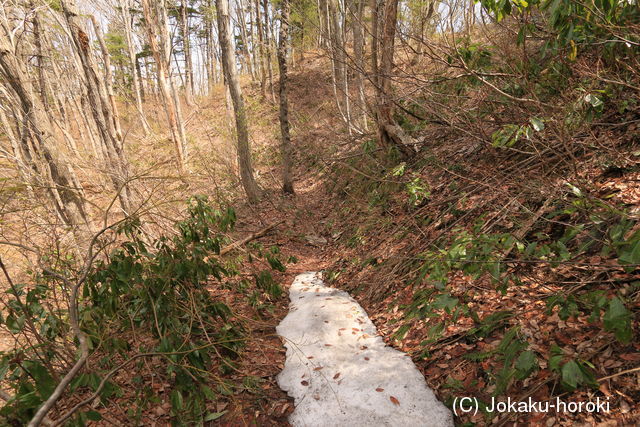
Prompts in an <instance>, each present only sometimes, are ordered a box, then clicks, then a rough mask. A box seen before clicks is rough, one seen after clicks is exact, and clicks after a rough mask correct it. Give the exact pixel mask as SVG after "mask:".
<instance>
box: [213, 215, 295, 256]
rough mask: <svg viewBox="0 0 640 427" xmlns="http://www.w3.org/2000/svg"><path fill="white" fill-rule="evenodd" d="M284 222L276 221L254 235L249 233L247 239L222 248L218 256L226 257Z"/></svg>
mask: <svg viewBox="0 0 640 427" xmlns="http://www.w3.org/2000/svg"><path fill="white" fill-rule="evenodd" d="M283 222H284V219H283V220H282V221H278V222H275V223H273V224H271V225H268V226H266V227H265V228H263V229H262V230H259V231H256V232H255V233H251V234H249V235H248V236H247V237H245V238H244V239H242V240H239V241H237V242H234V243H232V244H230V245H229V246H227V247H225V248H222V250H221V251H220V255H226V254H228V253H229V252H231V251H233V250H235V249H238V248H239V247H241V246H244V245H246V244H247V243H249V242H250V241H252V240H255V239H257V238H259V237H262V236H264V235H265V234H267V233H268V232H269V231H271V230H272V229H274V228H276V227H277V226H279V225H280V224H282V223H283Z"/></svg>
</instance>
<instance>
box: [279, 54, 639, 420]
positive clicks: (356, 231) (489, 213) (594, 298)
mask: <svg viewBox="0 0 640 427" xmlns="http://www.w3.org/2000/svg"><path fill="white" fill-rule="evenodd" d="M589 60H590V58H588V57H586V58H583V59H582V60H581V61H579V62H577V63H575V64H572V66H571V67H572V69H573V71H568V72H567V71H566V69H563V70H562V71H558V70H557V69H555V68H554V67H556V64H555V63H554V62H553V61H552V60H551V61H550V60H549V59H544V60H541V62H540V68H539V70H538V71H536V72H537V73H539V75H532V76H531V79H532V80H534V81H537V82H538V83H537V84H538V86H535V84H533V83H532V84H531V87H535V88H536V89H535V90H538V88H539V87H542V88H543V90H547V92H544V93H542V95H541V94H540V92H538V93H537V95H536V96H541V97H544V98H542V100H541V101H536V104H535V113H532V112H531V111H530V108H529V107H530V103H527V102H526V100H525V102H524V103H522V104H521V103H519V101H515V102H514V101H513V100H510V99H508V98H506V97H505V96H504V95H502V94H500V93H497V94H496V92H495V91H494V90H492V88H491V87H490V86H486V85H477V84H476V83H477V82H476V83H474V84H473V85H470V86H469V87H468V88H465V90H467V91H468V92H467V93H466V95H465V96H457V98H456V96H454V95H451V98H450V101H448V102H450V104H449V105H447V109H448V110H450V111H453V110H455V109H457V108H459V109H461V110H460V111H463V112H462V113H460V114H462V116H460V117H459V118H456V117H447V120H446V121H445V120H442V119H441V118H438V116H437V114H443V115H444V114H445V112H443V111H447V110H445V109H444V107H442V108H443V110H442V111H439V110H437V105H438V104H437V102H436V101H433V100H432V101H433V103H434V105H436V107H434V108H436V110H434V111H432V112H429V111H426V110H425V109H424V108H423V109H422V110H421V109H420V107H417V106H415V105H410V104H403V106H405V107H406V108H405V109H404V110H402V114H400V113H399V115H400V116H401V117H400V120H401V121H402V120H404V122H403V126H404V127H405V129H406V130H407V131H408V132H409V133H410V134H411V135H412V138H413V139H414V141H415V142H416V146H417V148H418V150H417V153H416V155H415V156H414V157H412V158H411V159H402V158H400V157H398V156H397V153H394V151H393V150H388V149H387V148H386V147H381V146H379V145H376V142H375V138H374V136H373V135H369V136H365V137H360V138H356V137H348V136H347V135H345V134H344V133H342V132H338V133H337V134H336V133H335V132H336V126H335V123H336V122H335V121H334V125H332V126H331V127H324V125H323V123H324V124H326V123H327V121H326V120H324V121H323V116H322V115H319V116H318V117H317V120H314V122H317V123H319V124H318V125H317V126H306V127H305V126H301V128H300V129H299V131H300V134H299V136H300V137H303V136H308V137H309V139H305V138H302V140H301V141H299V144H300V145H299V148H300V149H299V152H298V156H299V157H298V160H299V168H300V170H299V172H301V173H300V175H299V176H306V180H307V181H306V184H304V185H303V188H306V189H310V188H313V191H311V192H307V191H304V190H303V191H302V192H301V194H299V195H298V196H297V197H296V199H295V200H296V202H295V203H296V207H295V208H294V212H297V213H292V217H291V222H290V223H289V225H290V226H293V227H294V229H296V228H295V227H300V225H301V224H304V226H305V227H306V228H307V230H313V232H312V233H311V234H312V236H313V237H314V238H313V239H307V240H306V242H305V235H299V236H298V237H297V238H294V239H293V240H297V241H298V243H297V245H298V250H300V253H304V254H307V253H312V252H315V251H317V250H320V251H321V253H323V256H324V258H325V260H326V259H327V258H328V259H330V260H331V262H330V264H329V265H328V267H327V269H326V270H325V277H326V279H327V280H328V282H329V283H331V284H332V285H333V286H339V287H342V288H344V289H346V290H348V291H350V292H351V293H352V295H353V296H354V297H355V298H356V299H357V300H358V302H359V303H360V304H361V305H362V306H363V307H364V308H365V309H366V310H367V312H368V313H369V314H370V316H371V318H372V320H373V321H374V323H375V324H376V326H377V328H378V331H379V332H380V333H382V334H383V335H384V336H385V339H386V341H387V342H388V343H389V344H392V345H394V346H396V347H397V348H398V349H400V350H402V351H405V352H407V353H409V354H410V355H411V356H412V357H413V359H414V361H415V362H416V364H417V366H418V367H419V368H420V370H421V371H422V373H423V374H424V375H425V377H426V379H427V382H428V383H429V385H430V386H431V387H432V388H433V389H434V390H435V391H436V394H437V395H438V397H439V398H440V399H442V400H444V401H445V402H446V403H447V404H448V405H453V404H454V400H455V398H456V397H457V398H459V397H467V396H468V397H473V398H476V399H477V400H478V402H479V405H480V408H479V411H478V412H477V414H474V413H473V412H472V413H470V414H464V415H462V416H461V417H460V418H458V419H457V421H459V422H467V421H469V422H475V423H478V424H480V425H486V424H489V423H493V422H495V423H498V424H500V425H503V424H505V423H509V422H514V421H517V422H523V423H542V424H546V425H572V424H575V423H577V422H590V423H599V422H605V423H606V422H618V423H621V424H623V425H628V424H633V423H634V420H637V418H638V415H639V414H638V410H639V408H638V405H637V403H636V402H638V400H639V398H640V396H639V395H638V388H637V383H636V382H637V374H638V370H637V364H638V362H639V361H640V358H639V357H638V354H640V346H639V345H638V342H637V339H636V338H635V337H637V335H636V334H637V332H636V328H637V322H636V318H637V311H638V309H639V307H640V301H639V298H638V297H639V295H640V292H639V288H638V283H639V281H638V279H639V278H640V275H639V274H638V270H637V266H638V264H640V258H639V257H638V253H639V252H638V250H637V248H638V247H640V245H639V243H638V241H639V237H640V233H639V232H638V230H639V226H638V222H637V221H638V216H637V214H638V208H637V206H638V205H640V199H639V198H638V194H640V186H639V185H638V176H640V175H639V174H640V171H639V169H638V163H639V162H638V152H637V149H638V148H637V147H638V137H637V135H638V133H637V108H636V109H634V108H631V109H629V107H628V106H629V105H631V104H630V102H631V101H624V102H623V103H622V104H624V105H626V107H625V106H624V105H622V104H620V105H619V104H618V103H616V102H614V99H615V98H613V95H611V94H613V93H617V94H618V95H617V96H619V99H628V100H629V99H634V93H633V92H632V91H630V90H628V89H624V88H620V87H608V88H607V91H609V92H608V93H609V94H607V95H602V94H601V92H597V91H594V92H591V93H592V95H589V96H585V95H584V93H585V92H584V89H583V88H582V89H581V86H580V85H581V84H582V82H583V81H584V80H582V79H581V73H583V72H584V70H588V67H587V62H588V61H589ZM545 61H547V62H545ZM318 63H319V62H318ZM399 66H400V67H404V66H407V67H410V66H411V65H406V64H403V65H399ZM416 67H417V66H416ZM545 67H548V68H545ZM414 68H415V67H414ZM309 69H312V67H311V66H310V67H305V70H307V71H305V72H307V73H308V72H309V71H308V70H309ZM540 70H542V71H540ZM545 70H547V71H545ZM551 72H553V73H556V74H558V75H556V76H555V77H554V78H557V79H558V80H559V81H560V80H561V81H563V82H564V83H563V84H564V85H565V87H566V88H571V90H570V91H569V90H565V91H564V92H559V91H558V90H557V84H558V82H557V81H555V80H553V81H549V80H545V79H548V77H547V76H548V75H549V73H551ZM562 73H564V74H562ZM536 79H537V80H536ZM439 84H440V83H439ZM545 85H548V86H545ZM412 87H413V88H414V89H415V87H414V86H409V85H407V86H402V85H399V89H398V92H402V91H403V90H404V91H407V92H408V91H409V90H410V89H411V88H412ZM298 89H300V88H298ZM592 89H593V88H592ZM439 90H441V91H447V90H452V91H453V90H460V89H459V85H458V86H454V84H453V83H451V85H450V86H448V87H447V86H446V85H445V84H441V86H440V87H439ZM294 93H295V92H294ZM594 93H597V94H598V95H593V94H594ZM594 96H601V97H603V98H605V97H606V100H607V103H606V104H605V106H604V107H603V108H601V104H598V105H597V106H596V107H597V110H595V109H594V108H596V107H594V103H595V101H594V98H593V97H594ZM456 99H459V100H460V104H459V105H457V104H455V102H456V101H455V100H456ZM598 99H599V98H598ZM423 101H424V102H425V103H427V104H428V102H431V101H429V100H426V101H425V100H424V99H423ZM294 102H295V101H294ZM298 102H300V101H299V100H298ZM311 105H314V102H313V101H307V106H311ZM491 105H494V106H496V105H497V106H499V107H498V108H494V109H490V108H489V107H490V106H491ZM509 105H511V107H509ZM304 106H305V103H301V104H300V107H301V111H305V109H304ZM306 111H308V110H306ZM410 112H411V113H412V114H414V115H413V116H411V115H410V114H409V113H410ZM404 113H406V115H405V114H404ZM430 114H433V115H435V116H436V118H435V119H433V118H432V116H430ZM533 114H535V115H533ZM416 117H423V118H424V117H426V118H431V120H424V121H422V120H420V119H417V118H416ZM537 117H544V120H541V119H538V118H537ZM458 119H459V120H458ZM465 121H466V122H465ZM465 123H467V124H465ZM505 123H506V124H505ZM509 123H525V124H523V125H519V126H516V128H518V129H520V131H518V132H517V133H516V132H515V131H514V132H513V135H512V136H514V135H515V136H514V138H515V139H513V140H510V139H509V135H508V133H509V132H508V131H509V129H512V128H511V127H510V126H511V125H509ZM307 124H308V123H307ZM309 129H313V130H309ZM505 129H506V130H505ZM513 129H515V128H513ZM307 132H308V133H307ZM567 132H569V134H567ZM329 140H331V141H333V142H334V143H333V144H326V143H325V142H326V141H329ZM336 141H344V144H337V145H338V147H339V148H336V144H335V142H336ZM329 146H330V147H331V148H327V147H329ZM309 171H313V172H316V173H317V175H315V176H313V175H312V176H313V177H312V178H309V175H308V172H309ZM303 174H304V175H303ZM298 229H299V228H298ZM315 237H319V239H317V238H315ZM325 242H326V243H325ZM314 245H315V246H316V247H314ZM287 247H288V244H287V243H285V244H284V248H285V250H286V248H287ZM303 256H304V255H303ZM318 268H319V267H318ZM313 269H315V268H313ZM508 398H510V399H511V400H512V401H520V400H525V401H526V400H528V399H529V398H531V399H532V400H533V401H535V402H546V401H549V400H552V399H556V398H560V399H562V400H563V401H565V402H578V403H579V402H585V403H586V402H595V401H596V400H597V399H600V400H601V401H604V400H606V401H607V402H608V404H609V406H608V408H609V409H608V410H607V411H596V412H587V411H582V412H580V411H578V412H558V413H557V412H556V411H553V410H552V411H549V412H540V413H520V414H514V413H511V414H509V413H498V412H489V411H488V410H487V408H486V406H485V405H488V406H490V404H491V402H492V401H493V400H494V399H497V400H506V399H508Z"/></svg>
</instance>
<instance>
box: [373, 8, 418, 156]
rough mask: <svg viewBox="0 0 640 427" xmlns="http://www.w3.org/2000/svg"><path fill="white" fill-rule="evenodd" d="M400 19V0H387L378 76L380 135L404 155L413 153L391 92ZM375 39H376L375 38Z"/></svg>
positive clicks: (383, 142)
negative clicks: (397, 119)
mask: <svg viewBox="0 0 640 427" xmlns="http://www.w3.org/2000/svg"><path fill="white" fill-rule="evenodd" d="M397 20H398V0H385V3H384V20H383V26H382V40H381V41H380V50H381V57H380V67H379V68H378V73H377V74H378V76H377V79H376V80H377V96H376V103H377V111H376V120H377V122H378V137H379V138H380V142H381V143H382V144H383V145H387V146H394V147H396V148H397V149H398V150H399V151H400V153H401V154H402V155H404V156H407V157H408V156H410V155H411V154H413V150H412V148H411V147H409V146H408V145H407V144H406V139H407V138H406V136H405V135H404V133H403V132H402V129H401V128H400V127H399V126H397V125H396V124H395V121H394V119H393V94H392V93H391V91H392V87H391V74H392V72H393V53H394V41H395V35H396V25H397ZM374 41H375V40H374ZM372 56H373V55H372Z"/></svg>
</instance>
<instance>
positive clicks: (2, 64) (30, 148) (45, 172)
mask: <svg viewBox="0 0 640 427" xmlns="http://www.w3.org/2000/svg"><path fill="white" fill-rule="evenodd" d="M10 40H12V38H11V36H10V35H9V34H0V77H2V80H3V84H4V85H5V86H6V87H7V89H8V90H9V91H10V93H12V94H13V96H14V97H15V100H16V102H17V109H18V110H19V111H20V115H21V117H20V120H19V121H16V123H17V124H18V126H20V131H19V132H20V149H21V150H22V157H23V160H24V161H25V162H27V163H28V164H29V167H30V168H32V169H33V170H34V172H37V174H38V176H39V178H40V179H42V181H43V182H42V183H35V184H36V185H38V186H40V187H41V188H44V189H45V191H46V193H47V195H48V196H49V200H50V201H51V202H52V204H53V206H54V208H55V211H56V212H57V214H58V216H59V218H60V219H61V220H62V221H63V222H64V223H65V224H66V225H68V226H71V227H73V228H74V232H75V234H76V236H78V238H79V239H80V241H81V242H83V241H85V239H86V238H87V237H88V235H89V233H90V231H91V225H90V223H89V219H88V217H87V209H86V203H85V199H84V195H83V191H82V187H81V186H80V184H79V182H78V179H77V178H76V177H75V174H74V173H73V170H72V169H71V167H70V165H69V164H68V163H67V161H66V160H65V159H64V158H63V157H62V156H61V155H59V154H58V153H57V152H56V145H58V144H59V143H60V142H59V141H57V139H56V137H55V134H54V132H53V127H52V125H51V122H50V118H49V116H48V115H47V113H46V110H45V107H44V105H43V104H42V102H41V101H40V99H39V98H38V97H34V96H33V95H32V93H33V91H32V87H31V83H30V80H29V79H28V74H27V72H26V68H25V67H24V66H23V64H21V62H20V61H19V59H18V57H17V55H16V53H15V49H14V46H12V44H11V43H10Z"/></svg>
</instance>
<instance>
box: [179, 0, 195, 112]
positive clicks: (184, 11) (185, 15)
mask: <svg viewBox="0 0 640 427" xmlns="http://www.w3.org/2000/svg"><path fill="white" fill-rule="evenodd" d="M178 24H179V27H180V37H181V38H182V53H183V54H184V76H185V79H184V80H185V82H184V83H185V84H184V93H185V100H186V102H187V105H190V106H191V105H195V101H194V100H193V92H194V84H193V61H192V59H191V39H190V38H189V37H190V34H189V5H188V3H187V0H181V1H180V6H179V7H178Z"/></svg>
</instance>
